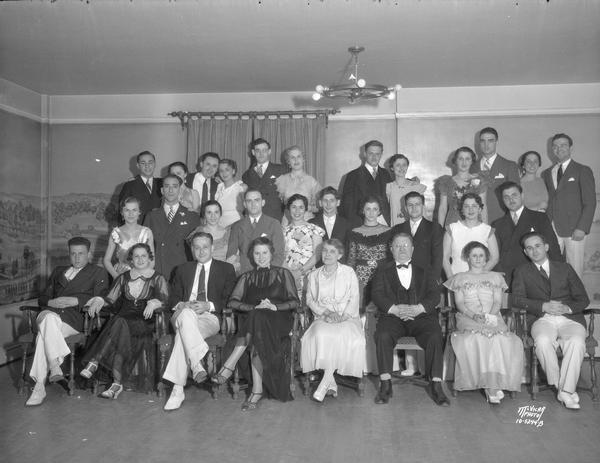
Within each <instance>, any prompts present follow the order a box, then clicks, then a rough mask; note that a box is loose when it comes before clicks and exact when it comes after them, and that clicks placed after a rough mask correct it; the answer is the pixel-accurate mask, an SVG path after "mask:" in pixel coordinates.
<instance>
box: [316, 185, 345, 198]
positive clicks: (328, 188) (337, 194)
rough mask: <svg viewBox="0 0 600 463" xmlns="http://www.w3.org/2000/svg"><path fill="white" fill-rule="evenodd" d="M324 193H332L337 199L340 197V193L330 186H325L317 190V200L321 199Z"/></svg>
mask: <svg viewBox="0 0 600 463" xmlns="http://www.w3.org/2000/svg"><path fill="white" fill-rule="evenodd" d="M325 195H333V196H335V199H338V200H339V199H340V194H339V193H338V191H337V190H336V189H335V188H334V187H332V186H326V187H325V188H323V189H322V190H321V191H319V193H318V194H317V197H318V198H319V201H320V200H322V199H323V196H325Z"/></svg>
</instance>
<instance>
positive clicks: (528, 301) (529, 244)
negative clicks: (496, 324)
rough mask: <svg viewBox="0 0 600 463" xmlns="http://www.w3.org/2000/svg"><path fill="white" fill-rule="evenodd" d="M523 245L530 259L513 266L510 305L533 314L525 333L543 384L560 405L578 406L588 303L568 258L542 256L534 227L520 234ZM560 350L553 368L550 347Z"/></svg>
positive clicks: (543, 244) (545, 251)
mask: <svg viewBox="0 0 600 463" xmlns="http://www.w3.org/2000/svg"><path fill="white" fill-rule="evenodd" d="M522 242H523V249H524V251H525V254H527V257H529V259H531V262H528V263H526V264H523V265H521V266H520V267H518V268H517V269H516V270H515V275H514V279H513V286H512V295H513V299H512V302H513V306H514V307H517V308H520V309H525V310H526V311H527V312H528V313H529V314H531V315H533V317H535V322H534V323H533V325H531V336H532V337H533V342H534V344H535V354H536V355H537V358H538V359H539V361H540V365H541V366H542V368H543V369H544V371H545V372H546V378H547V379H548V384H550V385H552V386H554V387H555V388H556V390H557V392H558V394H557V399H558V401H559V402H562V403H563V404H564V405H565V407H567V408H570V409H574V410H578V409H579V408H580V406H579V396H578V395H577V392H576V389H577V381H578V380H579V373H580V371H581V364H582V363H583V356H584V354H585V336H586V329H585V318H584V317H583V314H582V313H581V312H582V311H583V310H584V309H585V308H586V307H587V306H588V304H589V303H590V300H589V298H588V296H587V293H586V292H585V288H584V287H583V283H582V282H581V280H580V279H579V277H578V276H577V274H576V273H575V270H573V267H571V265H570V264H567V263H564V262H555V261H552V260H548V243H546V239H545V237H544V235H542V234H541V233H538V232H532V233H527V234H526V235H525V236H524V237H523V240H522ZM557 346H560V347H561V350H562V354H563V356H562V364H561V366H560V368H559V365H558V358H557V356H556V347H557Z"/></svg>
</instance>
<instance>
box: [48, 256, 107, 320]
mask: <svg viewBox="0 0 600 463" xmlns="http://www.w3.org/2000/svg"><path fill="white" fill-rule="evenodd" d="M68 269H69V266H60V267H56V268H55V269H54V271H53V272H52V275H50V279H49V280H48V286H46V290H45V291H44V293H43V294H42V295H41V296H40V297H39V298H38V305H39V306H40V307H41V308H42V309H43V310H50V311H52V312H54V313H57V314H58V315H59V316H60V319H61V320H62V321H63V322H64V323H67V324H68V325H70V326H72V327H73V328H75V329H76V330H77V331H83V314H82V313H81V309H83V307H84V306H85V304H86V302H87V301H89V300H90V299H91V298H92V297H96V296H100V297H104V296H106V293H107V292H108V274H107V273H106V270H104V269H103V268H102V267H98V266H97V265H93V264H87V265H86V266H85V267H83V268H82V269H81V270H80V271H79V272H78V273H77V275H75V278H73V279H72V280H71V281H67V279H66V278H65V272H66V271H67V270H68ZM57 297H76V298H77V301H78V303H77V305H76V306H73V307H65V308H63V309H57V308H54V307H49V306H48V301H49V300H50V299H55V298H57Z"/></svg>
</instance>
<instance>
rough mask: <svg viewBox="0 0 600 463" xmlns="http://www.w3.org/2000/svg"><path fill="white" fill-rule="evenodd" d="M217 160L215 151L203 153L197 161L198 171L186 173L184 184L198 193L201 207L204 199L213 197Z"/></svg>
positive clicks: (217, 167) (215, 185) (215, 184)
mask: <svg viewBox="0 0 600 463" xmlns="http://www.w3.org/2000/svg"><path fill="white" fill-rule="evenodd" d="M219 161H220V158H219V155H218V154H217V153H204V154H203V155H202V156H201V157H200V160H199V161H198V172H194V173H191V174H188V175H187V176H186V178H185V185H186V186H187V187H188V188H192V189H194V190H196V191H197V192H198V195H200V206H201V207H202V204H204V203H205V202H206V201H209V200H211V199H215V193H216V192H217V186H218V183H217V181H216V180H215V175H216V174H217V171H218V169H219Z"/></svg>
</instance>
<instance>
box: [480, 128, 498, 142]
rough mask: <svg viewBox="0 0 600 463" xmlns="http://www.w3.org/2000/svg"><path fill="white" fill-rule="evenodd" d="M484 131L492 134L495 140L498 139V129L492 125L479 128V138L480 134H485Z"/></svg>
mask: <svg viewBox="0 0 600 463" xmlns="http://www.w3.org/2000/svg"><path fill="white" fill-rule="evenodd" d="M486 133H490V134H492V135H493V136H494V138H495V139H496V140H498V131H497V130H496V129H495V128H493V127H484V128H483V129H481V130H480V131H479V137H480V138H481V136H482V135H484V134H486Z"/></svg>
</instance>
